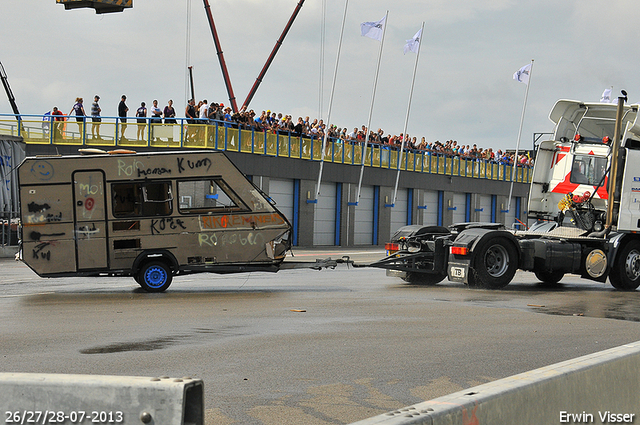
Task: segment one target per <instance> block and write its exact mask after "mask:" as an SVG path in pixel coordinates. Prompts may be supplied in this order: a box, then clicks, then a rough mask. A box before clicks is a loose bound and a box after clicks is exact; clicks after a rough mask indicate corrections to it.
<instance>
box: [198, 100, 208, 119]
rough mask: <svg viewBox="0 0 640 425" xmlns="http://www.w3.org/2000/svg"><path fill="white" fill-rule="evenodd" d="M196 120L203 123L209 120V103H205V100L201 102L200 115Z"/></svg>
mask: <svg viewBox="0 0 640 425" xmlns="http://www.w3.org/2000/svg"><path fill="white" fill-rule="evenodd" d="M198 118H200V119H201V120H205V121H208V120H209V103H208V102H207V99H205V100H203V101H202V105H201V106H200V114H199V115H198Z"/></svg>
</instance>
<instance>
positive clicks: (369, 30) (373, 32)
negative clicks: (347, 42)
mask: <svg viewBox="0 0 640 425" xmlns="http://www.w3.org/2000/svg"><path fill="white" fill-rule="evenodd" d="M386 19H387V16H386V15H385V17H384V18H382V19H380V20H379V21H377V22H363V23H361V24H360V32H361V33H362V35H363V36H364V37H369V38H373V39H374V40H378V41H382V33H383V30H384V25H385V21H386Z"/></svg>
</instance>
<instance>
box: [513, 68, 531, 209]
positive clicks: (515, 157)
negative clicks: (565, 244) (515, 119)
mask: <svg viewBox="0 0 640 425" xmlns="http://www.w3.org/2000/svg"><path fill="white" fill-rule="evenodd" d="M532 75H533V59H531V69H529V81H527V89H526V90H525V91H524V104H523V105H522V115H521V116H520V129H519V130H518V143H516V153H515V154H514V158H513V168H512V170H511V186H510V187H509V203H508V204H507V211H511V195H512V194H513V183H514V182H515V180H514V176H515V172H516V165H518V150H519V149H520V137H521V136H522V124H523V123H524V111H525V109H527V97H529V86H531V77H532Z"/></svg>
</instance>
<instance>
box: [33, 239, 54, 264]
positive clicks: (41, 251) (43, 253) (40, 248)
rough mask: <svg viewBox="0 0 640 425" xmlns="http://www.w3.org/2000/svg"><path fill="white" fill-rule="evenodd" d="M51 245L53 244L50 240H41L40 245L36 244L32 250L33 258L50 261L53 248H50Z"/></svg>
mask: <svg viewBox="0 0 640 425" xmlns="http://www.w3.org/2000/svg"><path fill="white" fill-rule="evenodd" d="M50 245H51V243H50V242H41V243H39V244H38V245H36V246H35V247H34V248H33V250H32V251H33V252H32V253H33V259H34V260H39V259H43V260H47V261H50V260H51V250H50V249H49V246H50Z"/></svg>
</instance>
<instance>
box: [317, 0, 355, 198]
mask: <svg viewBox="0 0 640 425" xmlns="http://www.w3.org/2000/svg"><path fill="white" fill-rule="evenodd" d="M348 5H349V0H345V2H344V15H343V16H342V28H341V29H340V41H339V42H338V53H337V56H336V67H335V69H334V70H333V82H332V83H331V96H330V97H329V112H328V113H327V124H328V125H331V107H332V106H333V93H334V92H335V89H336V77H337V75H338V64H339V63H340V50H341V49H342V37H343V35H344V23H345V21H346V20H347V6H348ZM329 128H330V127H329ZM329 128H327V129H326V130H325V132H324V137H323V140H322V156H321V157H320V172H319V173H318V185H317V190H316V200H317V198H318V195H320V182H321V181H322V169H323V167H324V155H325V149H326V145H327V134H328V133H329ZM312 146H313V145H312ZM311 159H313V158H311Z"/></svg>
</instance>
